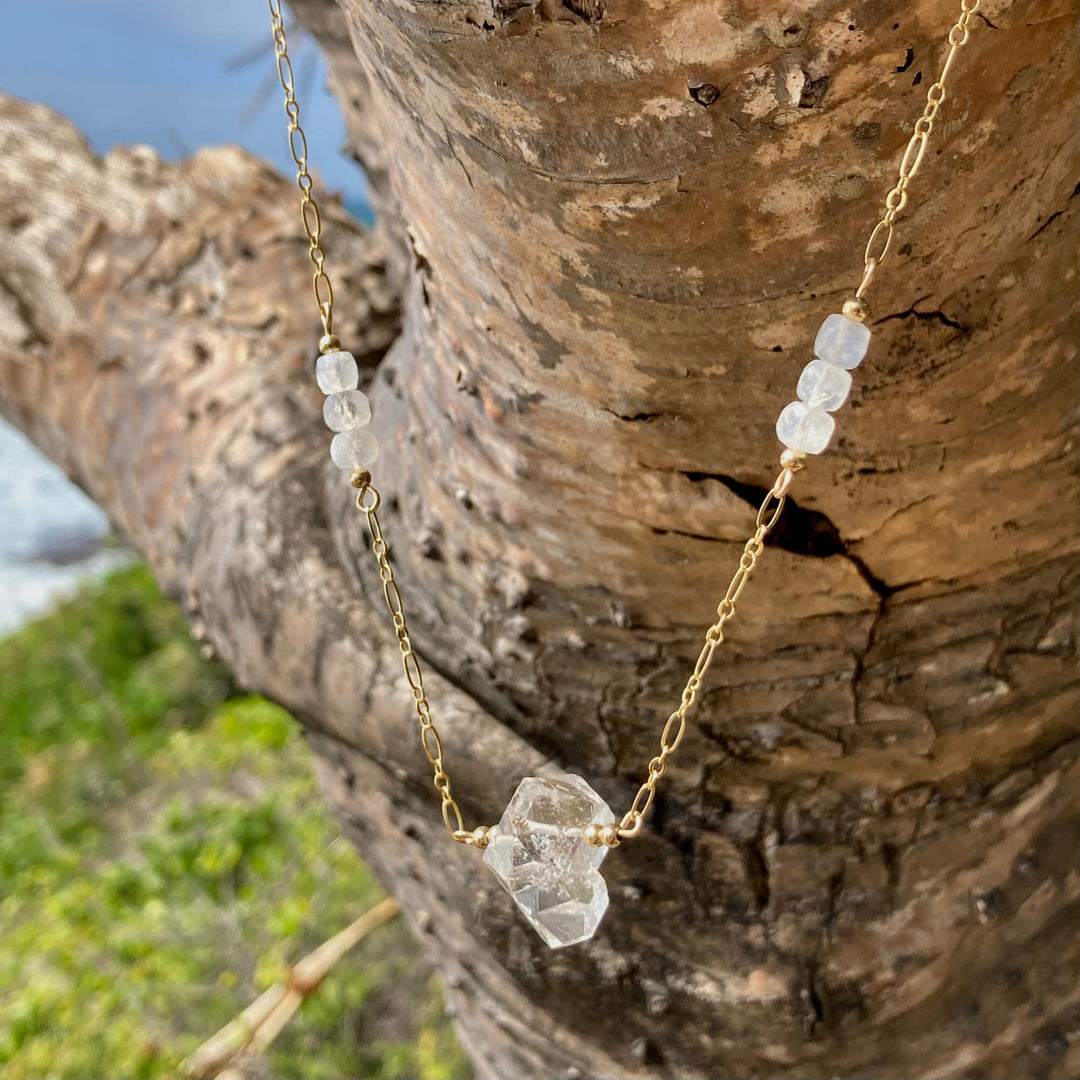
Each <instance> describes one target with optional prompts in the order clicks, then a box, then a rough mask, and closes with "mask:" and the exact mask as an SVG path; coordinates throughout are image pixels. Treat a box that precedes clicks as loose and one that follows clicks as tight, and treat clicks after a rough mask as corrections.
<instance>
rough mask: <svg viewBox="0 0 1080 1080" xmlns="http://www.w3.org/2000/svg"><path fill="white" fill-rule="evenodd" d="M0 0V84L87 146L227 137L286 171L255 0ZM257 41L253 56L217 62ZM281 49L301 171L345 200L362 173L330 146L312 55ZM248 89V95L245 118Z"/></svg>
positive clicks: (265, 36)
mask: <svg viewBox="0 0 1080 1080" xmlns="http://www.w3.org/2000/svg"><path fill="white" fill-rule="evenodd" d="M4 7H5V11H4V27H3V32H2V34H0V89H2V90H4V91H6V92H7V93H10V94H15V95H17V96H19V97H24V98H29V99H31V100H34V101H42V102H44V103H45V104H47V105H50V106H52V107H53V108H55V109H57V110H59V111H60V112H62V113H64V114H65V115H66V116H68V117H70V119H72V120H73V121H74V122H75V123H76V124H77V125H78V127H79V128H80V129H81V130H82V132H83V133H84V134H85V135H86V136H87V137H88V138H89V140H90V142H91V143H92V145H93V146H94V148H95V149H96V150H98V151H99V152H104V151H105V150H108V149H109V147H111V146H115V145H116V144H118V143H122V144H130V143H135V142H140V143H149V144H150V145H151V146H153V147H154V148H155V149H156V150H158V151H159V152H160V153H161V154H162V155H163V156H165V157H167V158H169V159H176V158H177V157H178V156H180V155H181V154H182V153H183V152H184V150H185V148H186V149H187V150H193V149H195V148H197V147H199V146H206V145H217V144H220V143H226V142H233V143H239V144H240V145H241V146H244V147H246V148H247V149H249V150H251V151H253V152H254V153H257V154H259V155H260V156H262V157H264V158H267V159H268V160H270V161H272V162H273V163H274V164H275V165H276V166H277V167H278V169H279V170H281V171H282V172H284V173H285V174H286V175H290V176H291V175H292V173H293V171H294V170H293V164H292V160H291V159H290V157H289V153H288V148H287V144H286V141H285V115H284V113H283V112H282V108H281V88H280V86H279V85H278V83H277V81H276V78H275V81H274V83H273V86H272V87H269V86H268V84H267V83H266V80H267V79H268V78H269V77H271V75H272V73H273V67H274V60H273V45H272V42H271V38H270V16H269V13H268V11H267V7H266V2H265V0H93V2H90V0H19V2H17V3H13V4H5V5H4ZM287 25H288V23H287ZM259 46H262V47H263V53H262V55H261V56H259V58H258V60H257V61H256V62H254V63H251V64H248V65H245V66H243V67H241V68H239V69H238V70H234V71H230V70H228V68H229V64H230V62H231V61H235V60H236V59H237V57H239V56H243V55H248V54H250V53H251V52H252V50H255V51H257V50H258V48H259ZM290 50H291V52H292V53H293V61H294V67H295V69H296V73H297V79H298V83H299V85H298V91H297V92H298V97H299V98H300V107H301V119H302V121H303V124H304V128H305V130H306V132H307V136H308V144H309V147H310V156H311V164H312V171H313V172H316V173H317V174H318V175H319V176H320V177H321V178H322V180H323V182H324V183H326V185H327V186H328V187H330V188H331V189H333V190H336V191H341V192H343V193H344V194H345V195H346V196H347V197H348V198H349V200H350V202H353V203H354V204H355V203H356V202H357V201H358V200H361V199H362V198H363V192H364V181H363V176H362V174H361V172H360V170H359V169H358V168H357V167H356V166H355V165H354V164H352V163H351V162H350V161H348V160H347V159H346V158H344V157H343V156H342V155H341V154H340V152H339V151H340V147H341V144H342V142H343V141H344V126H343V124H342V121H341V116H340V114H339V112H338V109H337V105H336V103H335V102H334V100H333V98H331V97H330V95H329V94H328V93H327V92H326V90H325V85H324V84H325V75H324V69H323V66H322V60H321V58H320V57H319V56H318V55H317V52H316V50H315V48H314V45H313V43H312V42H311V41H307V42H306V43H304V44H303V45H301V43H300V42H299V40H296V39H295V38H290ZM260 94H262V98H261V99H260V98H259V95H260ZM257 99H259V100H260V107H259V108H258V109H257V111H255V113H254V115H253V116H250V117H249V118H245V114H246V113H249V112H250V111H251V106H252V104H253V102H255V101H256V100H257Z"/></svg>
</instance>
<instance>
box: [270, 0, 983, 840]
mask: <svg viewBox="0 0 1080 1080" xmlns="http://www.w3.org/2000/svg"><path fill="white" fill-rule="evenodd" d="M267 2H268V4H269V7H270V15H271V20H272V23H273V28H274V52H275V55H276V56H277V65H278V76H279V77H280V79H281V85H282V88H283V89H284V91H285V114H286V116H287V117H288V118H289V150H290V152H291V153H292V156H293V160H294V161H295V162H296V170H297V172H296V183H297V185H298V186H299V188H300V191H301V193H302V195H303V198H302V200H301V203H300V214H301V218H302V220H303V224H304V231H305V232H306V233H307V236H308V241H309V243H310V256H311V261H312V264H313V265H314V267H315V274H314V279H313V283H314V290H315V302H316V303H317V304H318V307H319V314H320V317H321V318H322V323H323V331H324V338H323V341H322V342H321V343H320V345H321V347H323V348H324V350H329V349H334V348H337V347H338V342H337V339H336V338H334V337H333V330H332V326H333V304H334V292H333V289H332V288H331V285H330V279H329V277H327V275H326V271H325V270H324V268H323V264H324V261H325V258H324V255H323V251H322V247H321V246H320V239H319V238H320V233H321V229H322V222H321V219H320V217H319V208H318V206H317V205H316V203H315V199H314V198H313V196H312V194H311V188H312V181H311V176H310V175H309V174H308V170H307V139H306V138H305V137H304V132H303V129H302V128H301V127H300V107H299V105H298V104H297V103H296V96H295V93H294V88H293V73H292V64H291V63H290V62H289V55H288V49H287V46H286V41H285V26H284V22H283V20H282V15H281V3H280V0H267ZM979 2H980V0H960V17H959V18H958V19H957V21H956V23H955V25H954V26H953V27H952V29H951V30H950V31H949V36H948V43H949V52H948V54H947V56H946V57H945V63H944V64H943V65H942V69H941V74H940V75H939V76H938V79H937V81H936V82H934V83H932V84H931V86H930V88H929V89H928V90H927V92H926V107H925V108H924V109H923V113H922V116H920V117H919V119H918V120H917V121H916V122H915V128H914V131H913V133H912V135H911V138H910V140H909V141H908V144H907V147H906V149H905V150H904V154H903V157H902V158H901V159H900V169H899V177H898V179H897V182H896V184H895V186H894V187H893V188H892V190H891V191H890V192H889V193H888V195H886V197H885V212H884V214H883V215H882V216H881V220H880V221H878V223H877V224H876V225H875V226H874V229H873V231H872V232H871V233H870V238H869V240H868V241H867V243H866V250H865V252H864V255H863V267H864V269H863V277H862V281H861V282H860V284H859V287H858V289H856V291H855V297H854V299H853V300H849V301H848V302H847V303H846V304H845V306H844V309H845V312H847V311H848V310H849V305H854V307H853V308H851V311H852V314H853V316H854V317H862V318H865V314H866V311H867V308H866V305H865V301H864V300H863V299H862V297H863V294H864V293H865V291H866V289H867V287H868V286H869V285H870V282H871V280H872V279H873V277H874V273H875V271H876V270H877V268H878V266H879V265H880V264H881V262H882V260H883V259H884V258H885V256H886V255H887V254H888V252H889V248H890V245H891V243H892V237H893V225H894V224H895V222H896V219H897V217H898V216H899V214H900V212H901V210H903V209H904V206H905V205H906V204H907V189H908V184H909V183H910V182H911V179H912V178H913V177H914V176H915V174H916V173H917V172H918V170H919V166H920V165H921V164H922V160H923V156H924V154H925V151H926V145H927V142H928V140H929V137H930V133H931V132H932V131H933V130H934V122H935V120H936V118H937V114H938V110H939V109H940V107H941V103H942V102H943V101H944V100H945V80H946V78H947V77H948V74H949V70H950V68H951V66H952V62H953V58H954V57H955V56H956V53H957V51H958V50H959V49H960V48H961V47H962V46H963V45H965V44H966V43H967V40H968V34H969V24H970V22H971V19H972V17H973V16H974V14H975V12H976V11H977V10H978V7H979ZM802 457H803V455H801V454H799V453H796V452H795V451H791V450H785V451H784V453H783V454H782V455H781V458H780V464H781V470H780V473H779V475H778V476H777V478H776V480H775V482H774V483H773V486H772V487H771V488H770V489H769V491H768V493H767V494H766V496H765V499H764V501H763V502H762V504H761V506H760V508H759V509H758V512H757V518H756V521H755V528H754V533H753V535H752V536H751V537H750V538H749V539H748V540H747V541H746V543H745V545H744V546H743V551H742V555H741V556H740V558H739V566H738V569H737V570H736V571H735V574H734V576H733V577H732V579H731V582H730V583H729V585H728V587H727V592H725V593H724V598H723V599H722V600H721V601H720V603H719V604H718V605H717V607H716V620H715V621H714V622H713V623H712V624H711V625H710V626H709V628H708V629H707V630H706V631H705V642H704V644H703V645H702V648H701V652H700V653H699V654H698V658H697V661H696V663H695V664H694V669H693V671H692V672H691V674H690V677H689V678H688V679H687V681H686V685H685V686H684V687H683V691H682V696H681V698H680V700H679V706H678V708H677V709H676V710H675V711H674V712H673V713H672V714H671V715H670V716H669V717H668V719H667V722H666V723H665V724H664V728H663V731H662V732H661V733H660V752H659V753H658V754H657V755H656V756H655V757H653V758H652V759H651V760H650V761H649V765H648V771H647V774H646V779H645V781H644V782H643V783H642V785H641V787H639V788H638V791H637V794H636V795H635V796H634V800H633V802H632V803H631V805H630V809H629V810H627V812H626V813H625V814H624V815H623V817H622V820H621V821H620V822H619V824H618V825H617V826H615V825H606V826H604V827H603V828H598V827H593V826H590V828H589V829H588V830H586V835H587V838H588V839H589V841H590V842H591V843H595V844H604V845H607V846H610V847H614V846H616V845H618V844H619V843H620V841H622V840H624V839H630V838H632V837H635V836H638V835H639V834H640V833H641V831H642V828H643V825H644V822H645V816H646V815H647V814H648V812H649V809H650V808H651V807H652V804H653V800H654V799H655V797H656V786H657V784H658V783H659V781H660V778H661V777H662V776H663V775H664V773H665V772H666V771H667V762H668V759H669V758H670V757H671V755H672V754H674V753H675V751H676V750H678V748H679V745H680V743H681V742H682V740H683V736H684V735H685V734H686V722H687V716H688V715H689V713H690V710H691V709H692V708H693V707H694V704H695V702H696V701H697V696H698V691H699V690H700V689H701V684H702V682H703V681H704V679H705V675H706V673H707V672H708V670H709V667H710V666H711V664H712V661H713V656H714V654H715V652H716V650H717V648H718V647H719V646H720V645H721V644H722V643H723V641H724V626H725V625H726V623H727V622H728V621H729V620H730V619H731V618H732V617H733V616H734V614H735V605H736V603H737V602H738V600H739V597H740V596H741V595H742V592H743V589H744V588H745V587H746V583H747V581H748V580H749V579H750V575H751V574H752V573H753V571H754V567H756V566H757V563H758V560H759V559H760V558H761V556H762V554H763V553H764V550H765V537H766V536H768V534H769V533H770V532H771V531H772V530H773V528H774V527H775V526H776V523H777V522H778V521H779V519H780V515H781V513H782V512H783V509H784V503H785V501H786V498H787V492H788V489H789V488H790V486H791V481H792V478H793V476H794V475H795V473H796V472H797V471H798V470H799V469H801V468H802V467H803V461H802ZM351 482H352V484H353V486H354V487H356V488H358V489H359V490H358V493H357V496H356V505H357V507H358V508H359V509H360V510H361V511H363V513H364V516H365V517H366V518H367V526H368V532H369V533H370V535H371V550H372V552H373V553H374V555H375V558H376V560H377V561H378V564H379V577H380V579H381V581H382V586H383V597H384V599H385V600H386V606H387V609H388V610H389V612H390V617H391V619H392V620H393V624H394V630H395V632H396V633H397V639H398V645H399V646H400V649H401V663H402V668H403V669H404V672H405V678H406V679H407V680H408V683H409V687H410V688H411V690H412V695H413V703H414V707H415V709H416V715H417V717H418V718H419V720H420V742H421V745H422V746H423V749H424V753H425V755H426V756H427V759H428V761H429V762H430V763H431V767H432V769H433V774H432V783H433V784H434V786H435V790H436V791H437V792H438V793H439V798H440V800H441V803H442V817H443V823H444V824H445V825H446V829H447V831H448V832H449V833H450V835H451V836H452V837H453V838H454V839H455V840H457V841H458V842H459V843H462V844H468V845H471V846H474V847H479V848H483V847H486V846H487V844H488V841H489V839H490V828H489V827H488V826H483V825H482V826H480V827H479V828H476V829H474V830H472V831H469V830H468V829H466V828H465V826H464V821H463V819H462V815H461V809H460V807H459V806H458V804H457V802H456V801H455V800H454V797H453V794H452V793H451V786H450V776H449V775H448V773H447V772H446V768H445V764H444V759H443V746H442V739H441V738H440V737H439V731H438V729H437V728H436V726H435V722H434V720H432V717H431V706H430V705H429V704H428V700H427V694H426V692H425V690H424V675H423V671H422V669H421V667H420V660H419V658H418V657H417V655H416V652H415V650H414V649H413V644H412V639H411V638H410V636H409V630H408V624H407V621H406V617H405V606H404V603H403V601H402V598H401V593H400V591H399V590H398V587H397V582H396V580H395V578H394V570H393V567H392V566H391V564H390V559H389V553H388V551H389V549H388V545H387V543H386V540H385V539H384V538H383V532H382V525H381V523H380V521H379V514H378V510H379V504H380V497H379V493H378V491H377V490H376V489H375V487H374V486H373V485H372V483H371V474H370V473H369V472H368V471H367V470H366V469H357V470H354V471H353V473H352V476H351Z"/></svg>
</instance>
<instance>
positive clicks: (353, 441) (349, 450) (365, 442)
mask: <svg viewBox="0 0 1080 1080" xmlns="http://www.w3.org/2000/svg"><path fill="white" fill-rule="evenodd" d="M378 456H379V442H378V440H377V439H376V438H375V436H374V435H372V434H371V432H370V431H368V429H367V428H353V429H352V431H342V432H339V433H338V434H337V435H335V436H334V438H333V439H332V440H331V442H330V460H331V461H333V463H334V464H335V465H336V466H337V467H338V468H339V469H370V468H371V466H372V465H374V464H375V459H376V458H377V457H378Z"/></svg>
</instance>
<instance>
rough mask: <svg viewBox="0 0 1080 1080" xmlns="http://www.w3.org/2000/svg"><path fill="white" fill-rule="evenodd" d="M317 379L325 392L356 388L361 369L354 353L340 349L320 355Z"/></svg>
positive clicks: (316, 366) (316, 365)
mask: <svg viewBox="0 0 1080 1080" xmlns="http://www.w3.org/2000/svg"><path fill="white" fill-rule="evenodd" d="M315 381H316V382H317V383H318V384H319V389H320V390H321V391H322V392H323V393H324V394H336V393H338V392H339V391H341V390H355V389H356V387H357V386H358V385H359V383H360V369H359V368H358V367H357V366H356V361H355V360H354V359H353V354H352V353H348V352H342V351H340V350H339V351H338V352H330V353H326V355H325V356H320V357H319V359H318V360H316V361H315Z"/></svg>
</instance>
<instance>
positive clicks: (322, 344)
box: [319, 334, 341, 356]
mask: <svg viewBox="0 0 1080 1080" xmlns="http://www.w3.org/2000/svg"><path fill="white" fill-rule="evenodd" d="M340 348H341V342H340V341H339V340H338V337H337V335H336V334H323V336H322V337H321V338H319V352H321V353H322V354H323V355H324V356H325V355H326V354H327V353H332V352H337V351H338V350H339V349H340Z"/></svg>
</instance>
